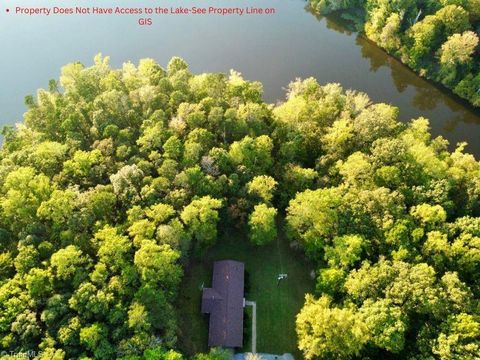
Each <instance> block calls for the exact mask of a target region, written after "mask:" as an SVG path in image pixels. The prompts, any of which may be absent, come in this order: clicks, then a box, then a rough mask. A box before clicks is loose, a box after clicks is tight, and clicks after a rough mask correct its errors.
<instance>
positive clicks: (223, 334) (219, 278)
mask: <svg viewBox="0 0 480 360" xmlns="http://www.w3.org/2000/svg"><path fill="white" fill-rule="evenodd" d="M244 272H245V265H244V264H243V263H241V262H238V261H233V260H223V261H216V262H215V263H214V264H213V279H212V287H211V288H205V289H203V295H202V312H203V313H209V314H210V324H209V333H208V346H223V347H241V346H242V345H243V292H244Z"/></svg>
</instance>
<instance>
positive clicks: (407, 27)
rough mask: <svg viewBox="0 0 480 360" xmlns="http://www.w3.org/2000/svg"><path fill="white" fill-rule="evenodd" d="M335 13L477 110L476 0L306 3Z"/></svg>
mask: <svg viewBox="0 0 480 360" xmlns="http://www.w3.org/2000/svg"><path fill="white" fill-rule="evenodd" d="M309 6H310V7H311V9H312V11H313V12H315V13H317V14H324V15H326V14H331V13H338V14H340V15H341V16H342V17H343V18H345V19H347V20H349V21H352V22H353V23H354V24H355V27H356V28H357V29H358V30H360V31H361V32H362V33H364V34H365V36H366V37H367V38H368V39H370V40H372V41H373V42H375V43H376V44H377V45H378V46H380V47H381V48H382V49H384V50H385V51H386V52H388V53H389V54H391V55H393V56H395V57H397V58H398V59H400V60H401V61H402V62H403V63H404V64H406V65H407V66H409V67H410V68H411V69H413V70H414V71H415V72H416V73H417V74H419V75H420V76H423V77H425V78H427V79H430V80H433V81H435V82H437V83H440V84H442V85H443V86H445V87H446V88H448V89H450V90H452V91H453V92H454V93H455V94H456V95H458V96H460V97H461V98H463V99H466V100H467V101H468V102H470V103H471V104H473V105H474V106H476V107H478V106H480V47H479V36H480V0H394V1H390V0H309Z"/></svg>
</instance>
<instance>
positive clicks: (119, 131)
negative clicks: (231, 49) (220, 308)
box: [0, 56, 480, 360]
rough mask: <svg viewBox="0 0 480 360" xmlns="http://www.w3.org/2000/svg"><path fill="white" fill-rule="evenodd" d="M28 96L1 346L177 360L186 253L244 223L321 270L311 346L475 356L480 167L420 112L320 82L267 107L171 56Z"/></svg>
mask: <svg viewBox="0 0 480 360" xmlns="http://www.w3.org/2000/svg"><path fill="white" fill-rule="evenodd" d="M27 104H28V106H29V110H28V112H27V113H26V114H25V123H24V124H23V125H21V126H19V127H18V128H17V129H11V128H10V129H5V130H4V135H5V142H4V145H3V147H2V149H1V154H0V159H1V162H0V183H1V195H0V210H1V211H0V228H1V229H0V348H1V349H2V350H6V351H14V352H26V351H29V350H30V351H32V350H33V351H40V350H41V351H42V354H39V355H38V356H37V359H64V358H65V359H67V358H83V359H89V358H92V359H93V358H95V359H114V358H121V357H123V358H127V359H140V358H148V359H159V358H160V359H162V358H164V359H180V358H182V355H181V354H180V353H179V352H178V350H177V351H176V350H172V349H175V344H176V340H177V336H179V335H178V332H177V324H176V318H177V316H181V315H182V314H181V309H175V308H174V306H173V302H174V300H175V298H176V295H177V291H178V285H179V282H180V280H181V278H182V274H183V270H182V269H183V265H184V264H185V263H186V262H187V261H188V257H189V256H193V255H194V254H196V253H197V254H199V253H201V252H202V251H203V250H204V249H205V248H206V247H208V246H214V244H215V242H216V240H217V233H218V231H224V230H227V229H228V230H229V231H233V230H231V229H232V228H234V227H243V226H244V227H246V228H247V229H248V231H249V234H250V240H251V241H252V242H254V243H256V244H259V246H261V244H263V243H265V242H266V241H272V240H273V239H274V238H275V237H276V234H277V231H284V230H285V231H287V232H288V235H289V237H290V239H291V242H292V246H293V247H297V248H299V249H302V251H305V253H306V254H307V255H308V256H310V257H311V258H312V259H314V260H315V261H317V262H318V269H317V273H316V274H317V291H316V293H315V294H310V295H308V296H307V297H306V302H305V306H304V308H303V309H302V311H301V312H300V314H299V315H298V318H297V324H296V325H297V332H298V344H299V348H300V349H301V351H302V352H303V354H304V356H305V357H306V358H308V359H311V358H317V357H318V358H324V359H332V358H353V357H355V356H364V357H367V358H368V357H370V358H379V357H388V356H390V357H392V358H394V357H398V358H412V359H414V358H415V359H420V358H422V359H430V358H434V357H435V358H440V359H443V360H446V359H454V358H458V359H475V358H478V353H479V350H480V348H479V346H480V319H479V317H478V310H479V308H478V306H479V305H478V299H479V291H480V288H479V285H480V284H479V278H478V271H479V270H480V219H479V214H480V198H479V197H480V164H479V162H477V161H476V160H475V159H474V157H473V156H471V155H469V154H465V153H464V152H463V151H462V148H463V145H462V144H460V145H459V146H458V147H457V149H456V150H455V151H454V152H452V153H451V152H449V151H448V150H447V143H446V141H445V140H444V139H442V138H435V139H431V137H430V135H429V131H428V121H427V120H426V119H423V118H420V119H416V120H414V121H412V122H410V123H408V124H402V123H400V122H398V121H397V115H398V109H396V108H394V107H392V106H389V105H385V104H372V103H371V101H370V100H369V98H368V96H367V95H366V94H362V93H357V92H354V91H344V90H343V89H342V88H341V86H340V85H338V84H329V85H325V86H320V85H319V84H318V83H317V82H316V81H315V80H314V79H307V80H305V81H300V80H297V81H295V82H293V83H292V84H290V86H289V88H288V94H287V99H286V101H285V102H284V103H283V104H280V105H276V106H273V105H268V104H265V103H264V102H263V101H262V86H261V84H260V83H258V82H249V81H245V80H243V79H242V77H241V76H240V74H238V73H236V72H231V73H230V75H224V74H201V75H194V74H192V73H191V72H190V71H189V70H188V67H187V65H186V63H185V62H184V61H183V60H181V59H179V58H173V59H172V60H171V61H170V63H169V64H168V67H167V68H166V69H163V68H162V67H160V66H159V65H158V64H156V63H155V62H154V61H153V60H148V59H146V60H142V61H140V63H139V65H138V66H134V65H133V64H131V63H127V64H125V65H124V66H123V68H121V69H118V70H116V69H111V68H110V67H109V65H108V58H102V57H101V56H97V57H96V59H95V64H94V66H92V67H84V66H83V65H81V64H78V63H74V64H70V65H67V66H66V67H64V68H63V69H62V73H61V77H60V81H59V83H57V82H55V81H51V82H50V88H49V90H41V91H39V92H38V94H37V96H36V97H35V98H33V97H28V98H27ZM277 214H279V215H280V216H284V214H286V222H287V224H288V226H287V229H276V222H275V217H276V216H278V215H277ZM293 281H294V279H293ZM222 357H224V354H223V353H222V352H218V351H213V352H212V353H210V354H199V355H197V358H198V359H208V358H215V359H216V358H218V359H221V358H222Z"/></svg>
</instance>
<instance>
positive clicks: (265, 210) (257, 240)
mask: <svg viewBox="0 0 480 360" xmlns="http://www.w3.org/2000/svg"><path fill="white" fill-rule="evenodd" d="M276 215H277V210H276V209H275V208H272V207H268V206H267V205H265V204H260V205H256V206H255V208H254V209H253V212H252V213H251V214H250V216H249V219H248V226H249V231H250V233H249V236H250V241H252V242H253V243H254V244H256V245H263V244H267V243H269V242H272V241H273V240H275V238H276V237H277V227H276V224H275V216H276Z"/></svg>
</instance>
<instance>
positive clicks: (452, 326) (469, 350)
mask: <svg viewBox="0 0 480 360" xmlns="http://www.w3.org/2000/svg"><path fill="white" fill-rule="evenodd" d="M479 351H480V323H479V322H478V320H477V319H476V318H475V317H474V316H472V315H469V314H463V313H462V314H459V315H453V316H451V317H450V318H449V319H447V321H446V322H445V324H444V326H443V331H442V332H441V333H440V335H439V336H438V338H437V340H436V342H435V346H434V348H433V353H434V354H435V355H437V356H438V357H439V359H441V360H446V359H458V360H459V359H466V360H467V359H468V360H473V359H475V358H477V357H478V353H479Z"/></svg>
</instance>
